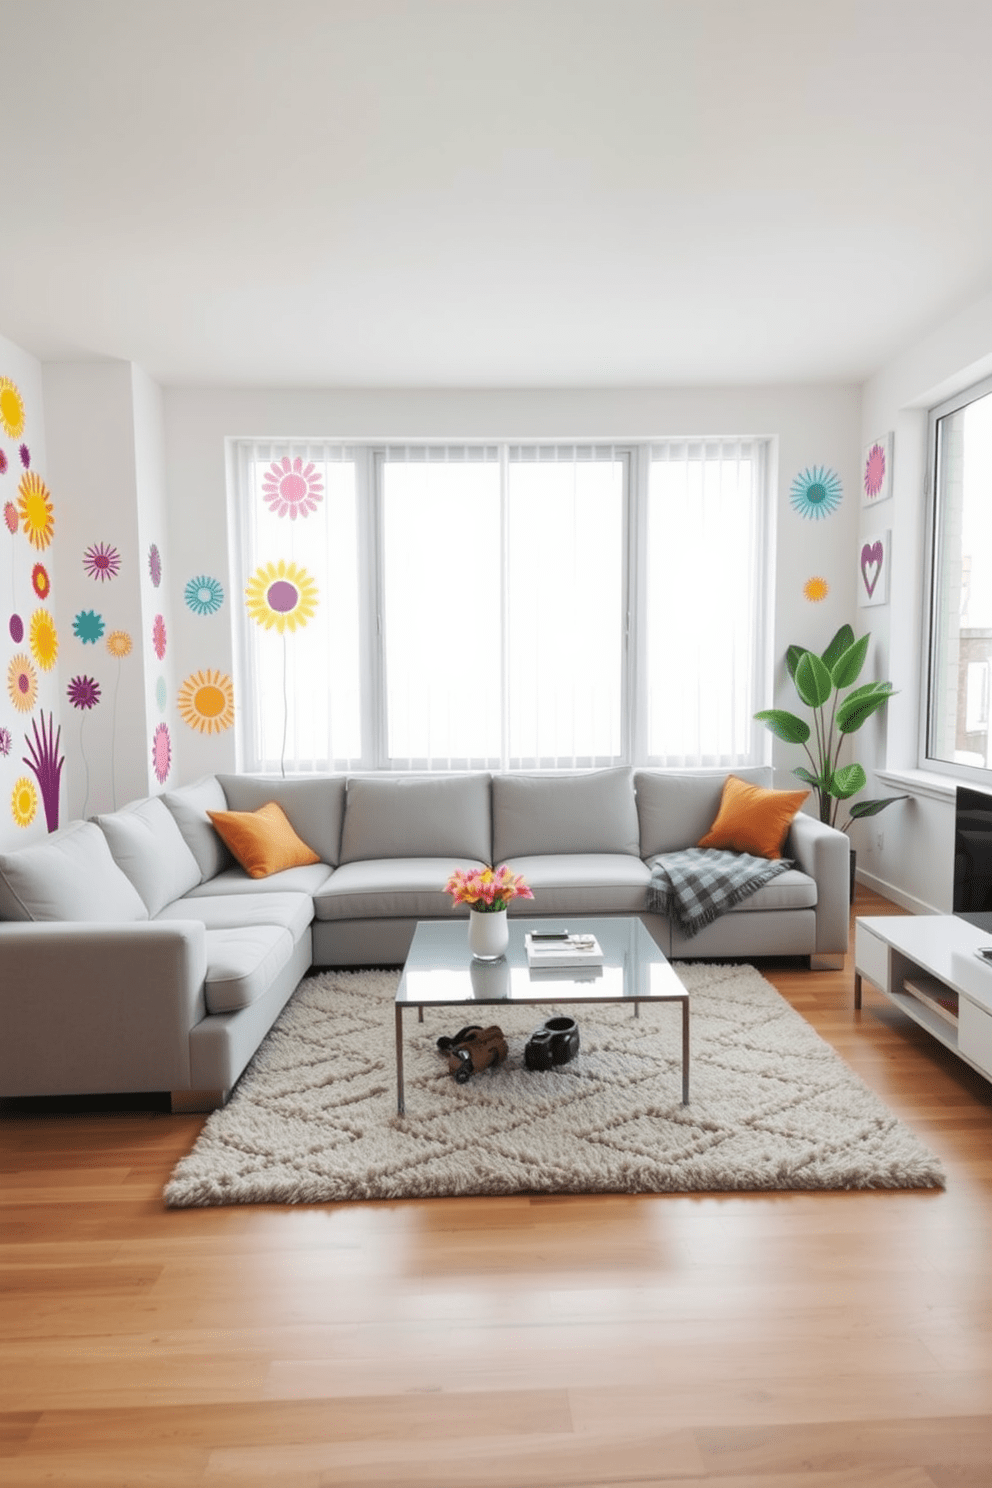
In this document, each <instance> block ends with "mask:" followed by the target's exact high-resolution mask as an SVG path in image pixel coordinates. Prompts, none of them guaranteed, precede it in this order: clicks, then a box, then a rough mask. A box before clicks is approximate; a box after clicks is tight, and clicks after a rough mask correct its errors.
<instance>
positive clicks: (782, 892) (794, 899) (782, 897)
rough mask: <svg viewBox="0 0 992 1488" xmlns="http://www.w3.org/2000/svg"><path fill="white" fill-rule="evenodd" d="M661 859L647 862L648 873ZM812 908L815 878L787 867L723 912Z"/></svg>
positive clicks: (745, 912) (750, 912)
mask: <svg viewBox="0 0 992 1488" xmlns="http://www.w3.org/2000/svg"><path fill="white" fill-rule="evenodd" d="M663 856H664V854H662V853H659V854H657V855H656V856H655V857H653V858H651V859H650V860H649V862H648V864H647V867H648V871H649V873H650V870H651V869H653V868H654V866H655V863H656V862H657V861H658V858H659V857H663ZM815 908H816V879H815V878H810V877H809V875H808V874H807V873H801V872H800V870H799V869H798V868H787V869H786V870H785V872H784V873H780V874H779V875H778V877H777V878H773V879H772V880H771V882H770V883H766V884H763V885H762V887H761V888H760V889H756V890H755V892H754V893H753V894H749V895H748V896H747V898H746V899H742V900H741V902H740V903H739V904H734V905H732V906H731V908H730V909H728V910H726V911H725V913H726V914H755V913H759V914H760V913H761V912H762V911H763V910H779V909H815ZM721 918H722V916H721Z"/></svg>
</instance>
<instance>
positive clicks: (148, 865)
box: [95, 796, 200, 918]
mask: <svg viewBox="0 0 992 1488" xmlns="http://www.w3.org/2000/svg"><path fill="white" fill-rule="evenodd" d="M95 820H96V824H97V826H98V827H99V828H100V831H101V832H102V833H103V835H104V836H105V837H106V839H107V843H108V845H109V847H110V851H111V854H112V855H113V859H114V862H115V863H116V864H117V866H118V868H119V869H120V870H121V872H122V873H124V874H126V875H127V877H128V878H129V879H130V880H131V882H132V883H133V884H134V887H135V888H136V889H137V891H138V893H139V894H140V895H141V898H142V900H143V901H144V904H145V907H146V909H147V910H148V913H149V914H150V915H151V916H152V917H153V918H154V916H155V915H157V914H158V912H159V910H160V909H164V908H165V906H166V905H167V904H171V903H172V901H173V900H174V899H181V898H182V896H183V895H184V894H188V893H189V891H190V889H192V888H195V887H196V885H197V884H198V883H199V882H200V865H199V863H197V861H196V858H195V857H194V856H193V854H192V852H191V851H190V849H189V847H188V846H187V845H186V842H185V839H184V838H183V834H182V832H180V830H179V827H178V825H177V823H176V820H175V817H174V816H173V815H172V813H171V811H170V810H169V808H168V807H167V806H166V805H165V804H164V802H162V801H160V800H159V798H158V796H149V797H148V798H147V800H144V801H134V802H132V803H131V804H130V805H128V806H124V807H123V808H122V809H121V810H120V811H113V812H108V813H107V814H105V815H103V816H98V817H96V818H95Z"/></svg>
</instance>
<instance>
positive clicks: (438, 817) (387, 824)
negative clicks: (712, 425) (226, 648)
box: [0, 769, 848, 1109]
mask: <svg viewBox="0 0 992 1488" xmlns="http://www.w3.org/2000/svg"><path fill="white" fill-rule="evenodd" d="M735 773H736V774H738V775H743V776H745V777H747V778H750V779H752V780H755V781H758V782H759V783H762V784H770V772H768V771H761V770H750V771H748V770H739V771H736V772H735ZM725 778H726V777H725V774H724V773H722V772H686V773H677V772H669V771H647V770H641V771H631V770H630V769H609V770H594V771H585V772H574V773H565V774H558V773H554V774H551V773H542V774H516V773H515V774H506V775H489V774H484V773H468V774H448V775H419V776H418V775H383V774H376V775H356V776H347V777H346V776H313V777H306V778H293V779H289V780H282V779H273V778H268V777H265V778H263V777H255V776H242V775H220V776H210V777H207V778H206V779H204V780H201V781H199V782H197V783H196V784H194V785H190V786H187V787H184V788H182V789H179V790H175V791H167V792H165V794H164V795H162V796H152V797H148V798H147V799H145V800H143V801H137V802H133V803H132V804H131V805H129V806H127V807H125V808H123V809H122V810H120V811H116V812H113V813H111V814H108V815H104V816H98V817H96V818H94V819H93V820H91V821H85V822H84V821H76V822H72V823H71V824H70V825H69V826H67V827H65V828H63V829H61V830H60V831H58V832H55V833H52V834H51V835H50V836H49V837H48V838H46V839H44V840H43V841H41V842H39V843H37V844H34V845H32V846H29V847H26V848H24V849H22V850H20V851H19V852H14V853H7V854H2V855H0V1026H2V1030H3V1037H2V1039H0V1097H9V1096H26V1095H71V1094H82V1093H97V1092H100V1093H107V1092H123V1091H129V1092H133V1091H168V1092H170V1093H171V1096H172V1103H173V1108H174V1109H182V1108H185V1109H206V1108H209V1107H210V1106H213V1105H216V1104H218V1103H219V1102H222V1101H223V1100H225V1099H226V1098H227V1095H228V1094H229V1092H230V1090H231V1088H232V1086H233V1085H234V1083H235V1081H236V1080H237V1078H238V1076H239V1075H240V1074H241V1072H242V1070H243V1069H244V1068H245V1065H246V1064H247V1063H248V1061H249V1059H250V1058H251V1056H252V1054H253V1053H254V1051H255V1049H256V1048H257V1047H258V1045H259V1043H260V1042H261V1040H262V1039H263V1038H264V1036H265V1034H266V1033H267V1031H268V1030H269V1028H270V1027H271V1026H272V1023H273V1022H274V1021H275V1018H276V1017H277V1016H278V1014H279V1012H280V1011H281V1009H282V1008H283V1007H284V1005H285V1004H286V1002H287V1001H288V1000H289V998H290V997H291V996H292V994H293V992H294V990H295V988H296V987H297V985H298V984H299V981H300V979H301V978H302V977H303V976H304V975H305V973H306V972H307V971H308V969H309V968H310V967H311V965H315V966H389V965H398V964H400V963H401V962H402V961H403V960H404V958H405V955H406V951H407V948H408V946H409V943H410V939H411V936H412V934H413V928H414V925H415V924H416V922H417V920H421V919H440V918H444V919H447V918H450V917H451V915H452V914H453V913H458V912H462V913H464V912H465V911H464V910H462V911H457V910H453V909H452V905H451V900H450V898H449V897H448V896H447V895H446V894H445V892H444V884H445V882H446V880H447V878H448V875H449V874H450V872H451V870H452V868H453V867H456V866H458V867H468V866H471V865H473V864H485V863H503V862H507V863H509V864H510V866H511V867H512V868H513V869H514V870H515V871H517V872H521V873H523V874H524V876H525V878H526V880H527V882H528V883H529V885H530V886H531V888H532V889H533V891H534V895H535V899H534V902H533V903H532V902H530V901H527V900H517V901H515V902H514V903H513V904H512V905H511V914H517V915H522V916H528V915H531V916H537V915H540V916H577V915H581V914H587V913H588V914H597V915H602V914H618V915H633V914H636V915H639V916H640V917H641V918H642V919H643V921H644V923H645V924H646V925H647V927H648V929H649V930H650V931H651V933H652V935H653V936H654V938H655V940H656V941H657V943H658V944H659V946H660V947H661V948H662V950H664V951H665V953H666V954H667V955H669V956H670V957H671V958H672V959H678V958H683V959H687V958H693V959H697V960H698V959H706V958H709V957H722V956H725V957H737V958H749V957H761V956H780V955H790V956H791V955H801V956H809V957H810V958H811V960H812V964H814V965H816V964H837V959H836V958H838V957H839V956H842V955H843V953H844V952H845V951H846V949H847V936H848V842H847V838H846V837H845V836H844V835H843V834H842V833H840V832H836V831H834V830H832V829H831V828H829V827H825V826H823V825H822V824H821V823H820V822H818V821H816V820H815V819H814V818H812V817H810V816H807V815H804V814H802V813H800V815H798V816H797V817H796V818H795V819H794V821H793V823H792V826H791V827H790V830H789V838H788V840H787V843H786V847H785V856H787V857H790V858H792V859H793V860H794V863H795V867H794V868H792V869H790V870H789V871H788V872H785V873H783V874H781V875H780V876H779V877H778V878H776V879H775V880H773V881H772V882H771V883H770V884H767V885H766V886H765V887H764V888H762V889H760V890H759V891H758V892H757V893H755V894H754V895H752V897H751V898H749V899H747V900H745V901H744V902H743V903H742V904H740V905H738V906H736V907H735V908H734V909H733V910H731V911H730V912H729V913H728V914H726V915H724V916H723V917H722V918H720V919H718V920H717V921H715V922H714V923H713V924H711V925H708V926H707V927H706V928H705V929H704V930H702V931H701V932H700V933H699V934H698V935H696V936H694V937H693V938H692V939H691V940H686V938H685V937H684V936H683V935H682V934H681V933H680V931H679V929H678V927H677V926H675V925H674V924H672V923H670V922H669V921H668V920H667V919H665V918H663V917H661V916H659V915H657V914H652V913H650V912H649V910H648V908H647V902H648V901H647V893H648V883H649V879H650V873H651V863H652V860H653V859H654V857H655V856H656V855H657V854H659V853H664V852H671V851H673V850H675V849H677V848H683V847H688V846H692V845H693V844H695V843H696V842H698V840H699V838H700V837H701V836H702V835H703V834H704V833H705V832H706V831H707V830H708V828H709V827H710V825H711V824H712V822H713V820H714V819H715V817H716V814H717V810H718V808H719V804H720V797H721V793H722V789H723V783H724V780H725ZM273 800H274V801H277V802H278V803H279V804H280V805H281V806H282V808H283V810H284V812H285V813H286V816H287V817H288V818H289V821H290V822H291V824H292V825H293V827H294V828H295V830H296V832H297V833H298V834H299V836H300V837H301V838H302V839H303V840H304V842H306V843H307V844H308V845H309V846H310V847H311V848H312V849H313V850H314V851H315V852H316V853H317V854H318V855H319V857H320V859H321V861H320V862H319V863H317V864H313V865H308V866H306V867H297V868H290V869H287V870H285V871H283V872H279V873H275V874H273V875H271V876H270V877H268V878H263V879H254V878H251V877H249V876H248V874H247V873H245V872H244V870H243V869H241V868H240V867H239V866H238V865H237V864H236V863H235V862H234V860H233V859H232V858H231V856H230V854H229V853H228V851H227V849H226V847H225V846H224V844H223V842H222V841H221V839H220V837H219V836H218V834H217V832H216V831H215V829H214V827H213V825H212V823H211V821H210V819H209V817H208V815H207V812H208V811H213V810H217V811H226V810H231V811H253V810H256V809H257V808H258V807H260V806H262V805H264V804H266V803H267V802H269V801H273Z"/></svg>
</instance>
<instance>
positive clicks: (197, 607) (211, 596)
mask: <svg viewBox="0 0 992 1488" xmlns="http://www.w3.org/2000/svg"><path fill="white" fill-rule="evenodd" d="M186 603H187V605H188V606H189V608H190V609H191V610H192V611H193V614H194V615H213V614H214V613H215V612H216V611H217V610H219V609H220V607H221V605H222V604H223V603H224V589H223V587H222V585H221V584H220V583H218V581H217V580H216V579H211V578H209V577H208V576H207V575H206V574H200V575H199V577H198V578H195V579H190V581H189V583H188V584H187V585H186Z"/></svg>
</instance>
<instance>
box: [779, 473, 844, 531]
mask: <svg viewBox="0 0 992 1488" xmlns="http://www.w3.org/2000/svg"><path fill="white" fill-rule="evenodd" d="M843 494H844V487H843V486H842V485H841V482H840V476H839V475H838V474H837V472H836V471H835V470H830V469H829V468H828V467H827V466H826V465H814V466H813V468H812V469H811V470H804V471H803V473H802V475H797V476H796V478H795V480H794V481H793V482H792V486H791V489H790V491H789V501H790V503H791V505H792V510H793V511H795V512H798V513H799V515H800V516H801V517H814V518H816V519H817V520H819V518H820V517H829V516H830V513H831V512H834V511H836V510H837V508H838V506H840V499H841V497H842V496H843Z"/></svg>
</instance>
